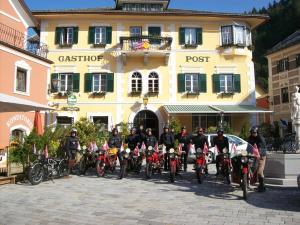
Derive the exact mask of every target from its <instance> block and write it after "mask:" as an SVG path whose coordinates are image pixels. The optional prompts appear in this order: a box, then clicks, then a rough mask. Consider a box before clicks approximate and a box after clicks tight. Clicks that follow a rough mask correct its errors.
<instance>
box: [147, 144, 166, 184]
mask: <svg viewBox="0 0 300 225" xmlns="http://www.w3.org/2000/svg"><path fill="white" fill-rule="evenodd" d="M163 165H164V157H163V152H162V151H158V152H156V151H155V149H154V148H153V147H152V146H149V147H148V149H147V151H146V178H147V179H149V178H151V177H152V174H153V173H154V172H157V173H159V174H161V173H162V168H163Z"/></svg>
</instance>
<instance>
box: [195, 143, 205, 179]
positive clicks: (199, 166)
mask: <svg viewBox="0 0 300 225" xmlns="http://www.w3.org/2000/svg"><path fill="white" fill-rule="evenodd" d="M195 155H196V160H195V171H196V175H197V179H198V183H199V184H201V183H202V182H203V178H204V174H205V167H206V154H205V152H204V151H203V149H201V148H197V149H196V153H195Z"/></svg>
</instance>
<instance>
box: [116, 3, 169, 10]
mask: <svg viewBox="0 0 300 225" xmlns="http://www.w3.org/2000/svg"><path fill="white" fill-rule="evenodd" d="M122 10H124V11H137V12H158V11H163V5H162V4H141V3H124V4H123V6H122Z"/></svg>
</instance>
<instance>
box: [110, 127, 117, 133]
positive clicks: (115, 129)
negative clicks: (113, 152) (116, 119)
mask: <svg viewBox="0 0 300 225" xmlns="http://www.w3.org/2000/svg"><path fill="white" fill-rule="evenodd" d="M116 131H117V133H118V132H119V131H118V129H117V128H114V129H112V131H111V132H112V133H115V132H116Z"/></svg>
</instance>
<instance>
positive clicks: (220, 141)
mask: <svg viewBox="0 0 300 225" xmlns="http://www.w3.org/2000/svg"><path fill="white" fill-rule="evenodd" d="M212 145H213V147H215V146H216V147H217V149H218V153H219V154H220V153H223V149H224V148H227V150H229V141H228V138H227V137H225V136H224V130H223V129H222V128H220V129H218V130H217V136H216V137H214V139H213V143H212ZM219 154H218V155H217V157H216V167H217V173H216V176H217V175H219V172H220V171H219V165H220V160H221V156H220V155H219Z"/></svg>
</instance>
